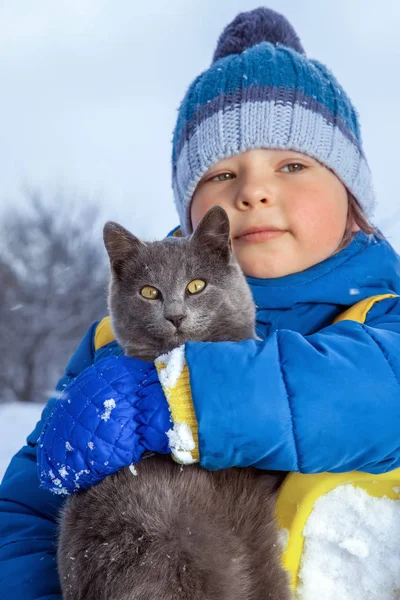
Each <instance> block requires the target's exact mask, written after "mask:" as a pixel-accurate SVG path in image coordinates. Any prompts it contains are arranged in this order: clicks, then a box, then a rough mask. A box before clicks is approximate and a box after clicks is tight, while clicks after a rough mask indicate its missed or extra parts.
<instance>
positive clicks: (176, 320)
mask: <svg viewBox="0 0 400 600" xmlns="http://www.w3.org/2000/svg"><path fill="white" fill-rule="evenodd" d="M165 318H166V319H167V321H170V322H171V323H172V325H175V327H176V328H177V329H178V327H179V326H180V324H181V323H182V321H183V319H184V318H185V315H170V316H169V317H165Z"/></svg>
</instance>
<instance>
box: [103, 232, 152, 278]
mask: <svg viewBox="0 0 400 600" xmlns="http://www.w3.org/2000/svg"><path fill="white" fill-rule="evenodd" d="M103 240H104V245H105V247H106V250H107V252H108V256H109V259H110V264H111V268H112V269H113V270H114V272H115V273H116V275H118V276H119V275H120V274H121V269H122V266H123V264H124V262H125V261H126V260H127V259H128V258H134V257H135V255H136V254H137V253H138V252H139V250H140V248H141V247H143V246H145V244H144V243H143V242H141V241H140V240H139V239H138V238H137V237H136V236H135V235H133V233H131V232H130V231H128V230H127V229H125V227H122V225H119V224H118V223H115V222H114V221H108V222H107V223H106V224H105V225H104V229H103Z"/></svg>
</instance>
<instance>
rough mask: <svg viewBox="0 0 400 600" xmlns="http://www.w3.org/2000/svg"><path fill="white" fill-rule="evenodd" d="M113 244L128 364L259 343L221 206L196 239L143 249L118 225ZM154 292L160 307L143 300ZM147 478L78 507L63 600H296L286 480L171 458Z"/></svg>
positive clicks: (93, 492) (117, 325) (116, 319)
mask: <svg viewBox="0 0 400 600" xmlns="http://www.w3.org/2000/svg"><path fill="white" fill-rule="evenodd" d="M104 242H105V245H106V248H107V251H108V254H109V257H110V263H111V273H112V277H111V283H110V298H109V304H110V313H111V317H112V323H113V329H114V332H115V334H116V337H117V339H118V341H119V343H120V344H121V346H122V347H123V349H124V351H125V353H126V354H127V355H129V356H135V357H138V358H142V359H144V360H147V361H153V360H154V359H155V358H156V357H158V356H159V355H160V354H163V353H166V352H168V351H170V350H172V349H173V348H175V347H177V346H179V345H181V344H183V343H185V342H186V341H187V340H195V341H221V340H232V341H239V340H244V339H250V338H255V330H254V324H255V308H254V303H253V300H252V297H251V293H250V290H249V287H248V285H247V282H246V280H245V277H244V275H243V273H242V271H241V269H240V267H239V265H238V263H237V262H236V260H235V258H234V255H233V253H232V249H231V244H230V239H229V220H228V217H227V215H226V213H225V211H224V210H223V209H222V208H220V207H214V208H212V209H211V210H209V211H208V212H207V214H206V215H205V216H204V217H203V219H202V221H201V222H200V224H199V225H198V227H197V229H196V231H195V233H193V235H192V236H191V237H190V238H174V237H170V238H167V239H165V240H163V241H159V242H151V243H144V242H141V241H140V240H138V239H137V238H136V237H135V236H133V235H132V234H131V233H129V232H128V231H127V230H126V229H124V228H123V227H121V226H120V225H117V224H116V223H107V224H106V225H105V228H104ZM193 281H195V282H197V283H196V284H195V287H193V286H191V289H192V291H194V292H195V293H192V294H189V293H188V292H187V286H188V284H189V283H190V282H193ZM199 282H200V283H199ZM201 282H203V283H201ZM204 284H205V285H204ZM145 286H151V288H150V290H151V289H152V288H153V289H155V290H156V292H154V291H153V292H150V295H151V294H153V298H155V300H156V301H155V300H152V299H149V300H147V301H146V300H145V299H144V298H143V296H141V295H140V291H141V290H143V288H144V287H145ZM147 293H149V290H148V289H147ZM136 471H137V476H134V475H133V474H132V472H131V471H130V469H129V468H126V469H123V470H121V471H120V472H119V473H116V474H115V475H112V476H109V477H107V478H106V479H104V480H103V481H102V482H101V483H100V484H98V485H96V486H94V487H92V488H91V489H89V490H86V491H83V492H79V493H78V494H76V495H74V496H72V497H70V498H69V499H68V500H67V502H66V504H65V508H64V510H63V512H62V516H61V521H60V539H59V547H58V566H59V572H60V579H61V583H62V591H63V598H64V600H264V599H265V600H266V599H269V600H289V598H291V593H290V591H289V584H288V577H287V574H286V573H285V572H284V570H283V568H282V565H281V562H280V545H279V542H278V534H277V529H276V524H275V519H274V510H275V500H276V494H277V490H278V488H279V485H280V483H281V481H282V477H283V474H280V473H274V474H273V473H266V472H265V471H264V472H263V471H260V470H257V469H253V468H246V469H239V468H232V469H226V470H222V471H216V472H208V471H206V470H205V469H202V468H200V467H199V466H198V465H191V466H185V467H183V466H180V465H178V464H176V463H174V462H173V461H172V459H171V458H170V457H169V456H167V457H166V456H153V457H150V458H147V459H146V460H143V461H142V462H141V463H139V464H138V465H136Z"/></svg>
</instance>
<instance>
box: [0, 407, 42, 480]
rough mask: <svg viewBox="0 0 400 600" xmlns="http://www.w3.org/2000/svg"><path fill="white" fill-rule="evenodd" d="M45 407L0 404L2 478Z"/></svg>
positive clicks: (0, 469) (0, 467) (0, 468)
mask: <svg viewBox="0 0 400 600" xmlns="http://www.w3.org/2000/svg"><path fill="white" fill-rule="evenodd" d="M43 408H44V405H42V404H26V403H25V402H21V403H19V402H18V403H17V402H16V403H13V404H0V480H1V479H2V478H3V475H4V472H5V470H6V468H7V466H8V463H9V462H10V459H11V457H12V456H13V455H14V454H15V453H16V452H17V450H19V449H20V448H21V446H23V445H24V444H25V440H26V437H27V436H28V435H29V434H30V433H31V431H33V429H34V427H35V425H36V422H37V421H38V420H39V418H40V414H41V412H42V410H43Z"/></svg>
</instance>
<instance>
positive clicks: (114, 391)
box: [37, 356, 172, 494]
mask: <svg viewBox="0 0 400 600" xmlns="http://www.w3.org/2000/svg"><path fill="white" fill-rule="evenodd" d="M171 426H172V424H171V419H170V411H169V408H168V403H167V400H166V398H165V395H164V392H163V390H162V387H161V385H160V383H159V379H158V375H157V371H156V368H155V366H154V363H148V362H144V361H142V360H139V359H136V358H129V357H127V356H110V357H108V358H103V359H101V360H99V361H98V362H97V363H95V364H94V365H92V366H90V367H88V368H87V369H85V370H84V371H82V373H80V374H79V375H78V377H77V378H76V379H74V380H73V381H72V382H71V383H70V384H69V385H68V386H67V387H66V388H65V390H64V391H63V392H62V394H61V396H60V398H59V399H58V401H57V402H56V403H55V406H54V410H53V412H52V414H51V416H50V417H49V419H48V421H47V422H46V424H45V426H44V428H43V432H42V434H41V436H40V438H39V442H38V452H37V455H38V473H39V479H40V482H41V484H42V486H44V487H45V488H47V489H49V490H50V491H51V492H53V493H56V494H70V493H74V492H77V491H79V490H81V489H85V488H88V487H90V486H92V485H94V484H96V483H99V482H100V481H102V480H103V479H104V477H106V476H107V475H110V474H111V473H115V472H117V471H119V470H120V469H122V468H123V467H126V466H129V465H131V464H132V463H136V462H138V461H139V460H140V459H141V457H142V456H143V453H144V452H146V451H153V452H157V453H160V454H167V453H169V452H170V449H169V446H168V436H167V435H166V433H167V431H169V430H170V429H171Z"/></svg>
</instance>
